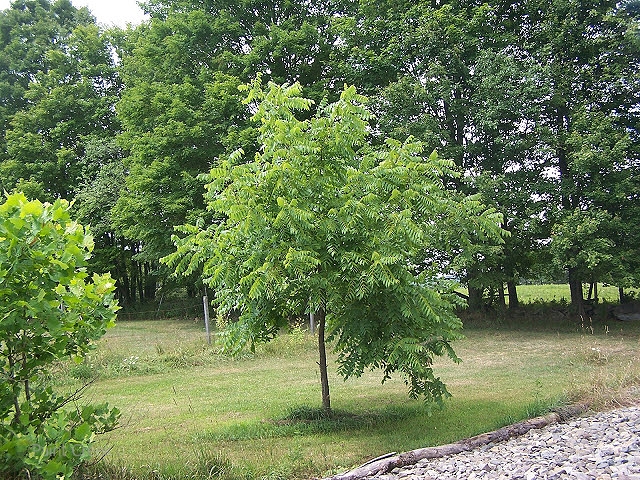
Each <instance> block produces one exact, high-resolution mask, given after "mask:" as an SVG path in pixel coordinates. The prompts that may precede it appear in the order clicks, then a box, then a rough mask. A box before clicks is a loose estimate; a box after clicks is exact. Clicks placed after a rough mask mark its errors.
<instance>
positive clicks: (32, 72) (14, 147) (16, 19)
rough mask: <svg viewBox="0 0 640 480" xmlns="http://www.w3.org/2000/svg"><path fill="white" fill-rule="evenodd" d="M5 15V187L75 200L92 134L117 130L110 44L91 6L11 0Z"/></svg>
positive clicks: (0, 84)
mask: <svg viewBox="0 0 640 480" xmlns="http://www.w3.org/2000/svg"><path fill="white" fill-rule="evenodd" d="M0 22H1V24H0V30H1V31H2V43H1V44H0V49H1V52H2V53H1V55H0V58H1V59H2V60H0V61H2V63H4V66H6V70H5V69H3V71H2V76H3V77H4V78H0V88H2V89H3V90H4V92H5V93H6V96H4V95H3V100H4V105H3V107H4V108H2V109H1V111H0V116H1V117H2V118H1V119H0V121H1V122H2V123H3V126H4V127H5V128H4V129H3V130H2V133H3V135H2V146H3V147H4V148H3V150H2V152H1V154H0V155H1V157H0V162H1V163H0V173H1V180H0V182H1V183H2V185H1V186H2V188H4V189H6V190H11V189H13V188H14V187H15V186H16V185H18V184H19V185H20V186H21V187H23V188H24V189H27V190H29V193H30V194H31V196H38V197H40V198H43V199H55V198H68V199H70V198H72V197H73V195H74V191H75V186H76V185H77V184H78V183H79V182H80V181H81V179H82V178H83V177H84V176H85V175H86V174H87V173H88V172H85V171H84V167H85V166H84V165H83V164H82V162H81V158H82V157H83V155H84V146H85V144H86V142H87V141H88V139H89V138H91V137H92V136H98V137H105V136H108V135H114V133H115V131H116V130H117V125H116V122H115V118H114V113H113V105H114V104H115V100H116V97H117V95H118V91H119V88H120V85H119V81H118V78H117V76H116V72H115V66H114V62H113V58H112V53H111V48H110V45H109V43H108V41H107V39H106V37H105V36H104V35H103V34H102V32H100V30H99V29H98V27H97V26H96V25H95V19H93V18H92V17H91V16H90V15H89V13H88V11H87V10H86V9H80V10H76V9H75V8H74V7H73V6H72V5H71V3H70V2H69V1H67V0H58V1H57V2H55V3H53V4H51V3H49V2H47V1H44V0H39V1H18V2H14V3H13V4H12V6H11V8H10V9H8V10H6V11H3V12H2V16H1V18H0Z"/></svg>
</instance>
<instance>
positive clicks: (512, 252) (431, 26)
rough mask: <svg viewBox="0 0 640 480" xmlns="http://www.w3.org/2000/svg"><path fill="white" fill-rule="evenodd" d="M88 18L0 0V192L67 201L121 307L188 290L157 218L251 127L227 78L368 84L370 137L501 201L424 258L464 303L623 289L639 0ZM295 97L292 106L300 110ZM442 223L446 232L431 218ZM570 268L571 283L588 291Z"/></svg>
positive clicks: (243, 143)
mask: <svg viewBox="0 0 640 480" xmlns="http://www.w3.org/2000/svg"><path fill="white" fill-rule="evenodd" d="M143 8H144V9H145V11H146V12H147V13H148V14H149V16H150V20H149V21H147V22H144V23H143V24H141V25H139V26H136V27H129V28H126V29H121V28H117V27H114V28H109V29H104V28H103V27H100V26H98V25H97V24H96V21H95V18H93V17H92V15H91V13H90V12H89V11H88V10H87V9H86V8H81V9H76V8H74V7H73V6H72V4H71V3H70V2H69V1H68V0H57V1H55V2H50V1H48V0H17V1H15V2H13V3H12V4H11V7H10V8H9V9H6V10H3V11H2V12H0V124H1V126H2V128H0V189H2V190H3V191H7V192H11V191H16V190H18V191H24V192H25V194H26V195H27V196H28V197H31V198H38V199H40V200H43V201H53V200H55V199H58V198H65V199H69V200H73V201H74V209H75V214H76V216H77V217H78V218H79V220H80V221H81V222H82V223H83V224H89V225H91V228H92V233H93V235H94V236H95V241H96V248H95V251H94V256H93V259H92V264H91V267H90V268H91V269H92V270H95V271H97V272H107V271H108V272H110V273H111V275H112V276H113V278H114V279H116V282H117V296H118V298H119V300H120V303H121V304H123V305H125V306H126V305H131V304H134V303H136V302H140V301H144V300H150V299H153V298H154V297H156V296H158V295H165V294H168V293H170V292H175V291H184V290H185V289H186V291H187V293H188V294H189V295H195V294H196V293H198V291H199V290H200V289H201V288H202V284H201V282H200V280H199V275H198V274H197V273H195V274H194V275H192V276H191V277H190V278H183V279H177V278H175V277H172V276H171V273H172V272H171V271H170V270H169V269H168V268H167V267H166V266H164V265H162V264H161V263H160V262H159V259H160V258H162V257H164V256H166V255H168V254H170V253H171V252H172V251H173V250H174V246H173V243H172V242H171V235H172V234H173V229H174V226H176V225H182V224H185V223H196V222H198V220H199V219H201V220H200V221H204V222H206V223H211V222H215V221H216V219H215V218H212V213H210V212H208V211H207V210H206V208H205V200H204V193H205V189H204V180H201V179H199V178H198V176H199V175H200V174H202V173H205V172H208V171H209V170H210V169H211V168H212V167H214V166H216V164H217V162H218V159H219V158H222V157H224V156H225V155H228V154H229V153H230V152H232V151H234V150H236V149H237V148H242V149H243V150H244V151H245V152H246V153H247V155H246V156H247V158H251V157H252V155H253V153H254V152H255V151H256V149H257V143H256V141H257V135H258V134H257V129H256V126H255V125H253V124H252V123H251V122H250V121H249V119H250V116H251V112H250V111H248V110H247V107H246V106H245V105H244V104H243V103H242V99H243V94H242V93H241V92H239V90H238V86H240V85H242V84H245V83H248V82H250V81H252V79H254V78H255V77H256V75H257V74H258V73H262V75H263V78H264V79H265V81H267V80H270V81H273V82H276V83H278V84H282V83H294V82H299V83H300V84H301V85H302V87H303V94H304V96H305V97H307V98H311V99H313V100H314V101H315V105H322V104H323V102H327V101H328V102H332V101H335V100H336V99H337V97H338V95H339V93H340V92H341V91H342V89H343V86H344V84H349V85H355V86H356V87H357V89H358V92H359V93H363V94H365V95H366V96H367V97H368V98H369V99H370V108H371V109H372V110H373V112H374V113H375V118H374V119H372V120H371V122H370V132H371V134H372V137H373V143H374V144H375V143H376V142H378V143H381V142H382V141H383V140H384V139H385V138H387V137H392V138H395V139H398V140H400V141H404V140H405V139H406V138H407V137H408V136H413V137H415V138H416V139H417V140H420V141H422V142H424V144H425V145H426V149H425V151H426V152H427V153H428V152H430V151H432V150H437V152H438V153H439V155H440V156H441V157H442V158H445V159H449V160H452V161H453V162H454V163H455V164H456V166H457V168H458V169H459V171H460V172H461V173H462V176H461V177H460V178H450V179H447V180H446V181H447V182H448V186H449V187H451V188H453V189H456V190H458V191H459V192H460V193H463V194H465V195H468V194H477V195H478V197H479V199H481V200H482V202H484V203H485V204H486V205H488V206H490V207H493V208H495V209H496V210H497V211H498V212H500V213H501V214H502V216H503V224H502V225H501V226H502V228H503V229H505V230H507V231H508V232H510V235H509V236H508V237H506V238H505V241H504V243H495V244H493V243H491V242H488V241H487V240H486V239H485V238H482V236H481V235H480V234H479V235H478V237H477V238H475V239H472V242H471V244H466V243H465V244H462V243H461V244H460V245H457V246H456V248H454V249H453V253H452V254H450V255H447V256H442V255H437V254H435V252H429V251H426V252H424V259H425V269H426V268H428V269H430V270H431V271H434V272H440V274H443V275H453V276H455V277H456V278H459V279H460V280H461V282H462V283H463V284H464V285H466V286H467V287H468V294H469V295H468V302H469V306H470V307H471V308H479V307H482V306H487V305H489V304H491V303H503V304H504V303H506V300H505V293H504V287H505V286H506V287H507V295H508V303H509V306H510V307H516V306H517V305H518V297H517V290H516V288H515V287H516V285H518V284H519V283H523V282H531V281H547V282H548V281H554V282H567V283H568V284H569V285H570V292H571V304H572V307H573V308H574V309H575V310H576V312H578V313H579V314H584V313H585V308H588V305H585V297H587V298H588V299H591V298H593V297H594V296H597V292H594V291H593V290H592V289H593V288H594V286H595V285H597V282H604V283H606V284H609V285H614V286H617V287H618V288H619V292H620V299H621V301H623V300H625V289H628V288H631V287H637V286H639V285H640V252H639V249H640V232H639V231H638V228H637V225H638V224H639V223H640V201H639V192H640V177H639V174H638V173H639V166H640V161H639V159H640V156H639V155H640V149H639V143H638V128H639V123H638V120H639V116H640V108H639V105H640V102H639V100H640V98H639V95H640V68H638V67H639V63H640V62H639V61H640V34H639V30H638V27H639V25H640V24H639V23H638V20H639V19H640V2H637V1H626V2H613V1H597V2H596V1H578V0H553V1H551V2H547V1H545V2H542V1H538V0H523V1H518V2H503V1H494V0H492V1H489V2H479V1H438V0H430V1H420V2H415V1H402V0H393V1H383V0H378V1H372V0H360V1H353V0H329V1H326V2H322V4H317V2H311V1H297V2H291V1H288V0H276V1H260V0H243V1H231V0H205V1H201V2H189V1H183V0H158V1H155V0H152V1H148V2H143ZM313 113H314V112H313V109H312V111H310V112H309V113H308V114H307V115H312V114H313ZM443 233H444V234H445V235H446V234H447V232H443ZM583 285H591V287H590V288H589V292H588V293H587V292H585V291H583V288H584V287H583Z"/></svg>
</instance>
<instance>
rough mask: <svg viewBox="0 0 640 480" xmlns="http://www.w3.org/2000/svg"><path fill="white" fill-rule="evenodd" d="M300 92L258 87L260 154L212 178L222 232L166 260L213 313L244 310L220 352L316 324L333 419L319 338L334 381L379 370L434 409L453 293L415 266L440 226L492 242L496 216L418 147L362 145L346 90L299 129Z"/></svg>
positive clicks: (455, 325) (454, 324) (362, 130)
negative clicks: (208, 298)
mask: <svg viewBox="0 0 640 480" xmlns="http://www.w3.org/2000/svg"><path fill="white" fill-rule="evenodd" d="M301 90H302V87H301V86H300V85H299V84H294V85H293V86H287V85H285V86H282V87H279V86H277V85H275V84H274V83H269V85H268V87H267V89H266V90H263V89H262V87H261V82H260V80H259V79H258V80H256V81H255V82H254V83H253V84H252V85H251V88H250V91H249V96H248V97H247V100H246V102H247V103H253V102H256V103H257V104H258V105H257V107H256V108H257V112H256V114H255V115H254V119H255V120H256V121H258V122H259V124H260V127H259V131H260V136H259V142H260V144H261V148H260V150H259V153H258V154H256V155H255V158H254V159H253V160H249V161H248V162H246V163H245V162H244V161H243V160H241V155H242V151H237V152H236V153H234V154H233V155H231V156H229V157H228V158H226V159H224V160H223V161H221V162H220V164H219V165H218V166H216V167H214V168H213V169H212V170H211V173H210V174H209V175H208V176H207V178H208V180H209V181H210V183H209V184H208V186H207V202H208V207H209V208H210V209H211V210H212V211H213V212H215V213H216V214H218V215H220V216H223V217H224V220H222V221H221V222H220V223H218V224H209V225H208V226H206V227H205V226H204V224H202V223H201V224H198V226H193V225H186V226H183V227H180V228H179V231H181V232H182V233H185V234H186V236H184V237H183V238H178V237H174V241H175V243H176V245H177V251H176V252H175V253H173V254H171V255H169V256H168V257H166V258H165V259H164V261H166V262H167V263H168V264H169V265H170V266H173V267H174V268H176V271H177V272H178V273H187V274H188V273H190V272H191V271H193V270H194V269H198V268H201V267H202V268H203V273H204V279H205V283H207V284H208V285H210V286H211V287H213V288H214V289H215V291H216V300H215V302H216V304H217V305H218V308H219V311H220V312H222V313H226V312H229V311H230V310H232V309H234V308H238V309H239V310H240V320H239V322H238V323H236V324H234V325H233V326H232V327H231V331H230V334H229V343H230V345H231V346H232V347H235V348H241V347H242V346H243V345H245V344H246V343H250V344H252V345H253V344H254V343H256V342H259V341H264V340H269V339H270V338H272V337H274V336H275V335H277V333H278V331H279V329H280V328H281V327H282V326H284V325H286V324H287V321H288V318H289V316H290V315H291V314H299V313H301V312H303V311H306V312H307V313H308V312H315V314H316V318H317V321H318V335H319V356H320V362H319V364H320V375H321V383H322V404H323V407H324V409H325V410H326V411H330V397H329V385H328V376H327V364H326V353H325V334H327V335H328V338H329V339H333V340H335V348H336V350H337V352H338V362H339V365H340V366H339V368H338V370H339V372H340V373H341V374H342V375H343V377H345V378H348V377H350V376H359V375H361V374H362V373H363V371H364V370H365V369H367V368H380V369H382V370H383V372H384V377H383V379H387V378H389V377H390V376H391V374H392V373H394V372H400V373H401V374H402V375H403V377H404V379H405V382H406V383H407V384H408V386H409V393H410V395H411V396H413V397H417V396H423V397H424V398H425V399H426V400H430V401H436V402H439V403H441V402H442V400H443V398H444V397H445V396H446V395H447V391H446V388H445V386H444V385H443V384H442V382H441V381H440V380H439V379H438V378H437V377H435V375H434V374H433V370H432V367H431V365H432V361H433V357H434V356H436V355H443V354H447V355H449V356H450V357H451V358H452V359H454V360H457V357H456V356H455V353H454V351H453V349H452V347H451V342H452V341H453V340H455V339H456V338H458V337H459V330H460V328H461V323H460V321H459V320H458V319H457V317H456V316H455V313H454V308H455V306H456V305H457V304H458V302H457V301H456V300H455V299H456V296H455V295H454V294H453V292H452V290H453V286H452V285H449V286H445V285H439V284H438V282H437V280H436V277H435V272H434V271H429V269H427V270H423V272H422V273H421V274H418V273H417V271H418V267H417V266H416V265H415V263H414V262H413V259H414V258H415V257H416V255H417V254H419V253H420V252H422V251H424V250H425V247H426V246H429V247H431V248H432V249H434V250H437V249H438V247H439V244H438V243H437V240H438V238H439V235H440V233H441V232H440V231H441V229H442V227H443V225H445V224H446V223H447V221H450V220H447V219H450V218H452V217H455V218H467V219H468V218H472V219H473V220H471V221H469V223H470V224H471V223H472V224H473V226H472V227H470V228H468V230H474V231H477V230H481V231H482V232H484V233H485V234H486V235H487V236H488V237H491V238H499V236H500V228H499V216H498V215H496V214H494V213H492V212H491V211H485V210H484V207H483V206H482V205H481V204H479V203H478V202H477V201H475V200H474V199H472V198H466V197H459V196H458V195H456V194H455V193H452V192H449V191H447V190H446V188H445V186H444V184H443V181H442V177H443V176H444V175H450V176H456V174H455V172H454V171H453V170H452V167H453V164H452V163H451V162H449V161H444V160H439V159H438V158H437V156H436V155H435V154H434V155H431V156H430V157H429V159H428V160H427V159H425V158H424V157H422V156H421V155H420V152H421V145H420V144H419V143H414V142H412V141H410V140H409V141H407V142H405V143H400V142H398V141H395V140H388V141H387V142H386V143H385V145H384V147H381V148H379V149H372V148H371V147H370V146H369V145H368V143H367V136H368V133H367V132H368V128H367V125H368V124H367V122H368V121H369V120H370V118H371V114H370V112H369V111H368V110H367V109H366V108H365V107H364V105H363V102H364V100H365V99H364V98H363V97H362V96H360V95H358V94H357V93H356V91H355V88H354V87H349V88H346V87H345V90H344V91H343V93H342V95H341V97H340V100H339V101H337V102H336V103H331V104H326V103H325V104H322V105H320V106H319V108H318V111H317V113H316V114H315V115H314V116H313V117H311V118H310V119H307V120H300V119H298V118H296V113H297V112H300V111H303V112H304V111H306V110H308V109H309V108H310V107H311V104H312V101H311V100H309V99H305V98H303V97H301V96H300V93H301Z"/></svg>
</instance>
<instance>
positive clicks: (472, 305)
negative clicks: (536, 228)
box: [468, 285, 484, 310]
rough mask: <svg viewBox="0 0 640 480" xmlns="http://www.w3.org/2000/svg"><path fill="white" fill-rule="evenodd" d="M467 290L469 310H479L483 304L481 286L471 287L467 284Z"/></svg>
mask: <svg viewBox="0 0 640 480" xmlns="http://www.w3.org/2000/svg"><path fill="white" fill-rule="evenodd" d="M468 290H469V300H468V303H469V309H470V310H481V309H482V308H483V307H484V305H483V303H484V302H483V299H482V289H481V288H476V287H472V286H471V285H469V287H468Z"/></svg>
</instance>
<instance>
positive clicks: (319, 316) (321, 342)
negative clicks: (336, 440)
mask: <svg viewBox="0 0 640 480" xmlns="http://www.w3.org/2000/svg"><path fill="white" fill-rule="evenodd" d="M316 321H317V323H318V352H319V353H320V362H319V363H318V365H319V366H320V384H321V385H322V408H323V409H324V411H325V413H327V414H330V413H331V397H330V396H329V375H328V372H327V350H326V345H325V339H324V330H325V324H326V314H325V311H324V308H323V307H321V308H320V309H319V310H318V312H317V313H316Z"/></svg>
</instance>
